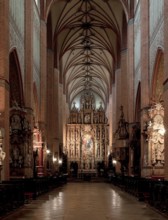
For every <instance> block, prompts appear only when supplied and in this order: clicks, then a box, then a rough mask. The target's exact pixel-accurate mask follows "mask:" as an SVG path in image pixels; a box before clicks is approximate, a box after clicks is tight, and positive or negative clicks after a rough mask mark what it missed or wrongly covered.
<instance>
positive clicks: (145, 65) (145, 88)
mask: <svg viewBox="0 0 168 220" xmlns="http://www.w3.org/2000/svg"><path fill="white" fill-rule="evenodd" d="M140 11H141V12H140V21H141V22H140V24H141V25H140V27H141V30H140V31H141V62H140V65H141V109H142V116H141V130H143V126H144V120H145V117H146V109H147V107H148V106H149V2H148V1H146V0H141V1H140ZM140 27H139V28H140ZM142 27H143V28H142ZM147 147H148V145H147V144H146V142H145V141H144V138H143V137H142V138H141V175H142V176H146V175H149V173H148V170H147V167H145V166H146V164H145V151H146V150H147V149H146V148H147ZM148 153H149V152H148ZM148 153H147V154H148Z"/></svg>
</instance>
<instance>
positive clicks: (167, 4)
mask: <svg viewBox="0 0 168 220" xmlns="http://www.w3.org/2000/svg"><path fill="white" fill-rule="evenodd" d="M167 12H168V1H164V83H163V85H164V111H165V116H164V124H165V129H166V133H165V179H166V180H168V147H167V144H166V143H168V114H167V112H168V100H167V97H168V65H167V62H168V44H167V39H168V16H167Z"/></svg>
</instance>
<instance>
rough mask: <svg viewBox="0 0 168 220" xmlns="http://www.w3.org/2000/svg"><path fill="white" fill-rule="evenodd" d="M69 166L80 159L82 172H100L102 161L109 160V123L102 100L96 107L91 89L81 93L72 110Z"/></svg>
mask: <svg viewBox="0 0 168 220" xmlns="http://www.w3.org/2000/svg"><path fill="white" fill-rule="evenodd" d="M66 151H67V156H68V167H69V169H70V167H71V164H72V163H77V167H78V169H79V170H78V171H79V172H95V173H96V172H97V169H98V164H100V163H101V164H104V165H106V164H107V151H108V124H107V118H106V116H105V110H104V108H103V107H102V103H100V106H99V108H98V109H96V103H95V97H94V95H93V93H91V92H90V91H87V92H85V93H84V94H83V95H81V97H80V107H79V109H78V108H76V106H75V103H73V107H72V109H71V111H70V117H69V121H68V124H67V130H66Z"/></svg>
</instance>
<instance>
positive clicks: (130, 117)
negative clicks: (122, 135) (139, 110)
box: [127, 19, 135, 174]
mask: <svg viewBox="0 0 168 220" xmlns="http://www.w3.org/2000/svg"><path fill="white" fill-rule="evenodd" d="M127 27H128V33H127V39H128V40H127V47H128V53H127V55H128V56H127V61H128V63H127V64H128V68H127V69H128V71H127V85H128V94H127V97H128V98H127V102H128V106H127V109H128V121H129V125H130V126H129V134H130V133H131V127H132V125H131V124H132V122H134V120H135V119H134V112H135V109H134V96H133V94H135V92H134V20H133V19H130V20H129V21H128V26H127ZM132 154H133V152H132V151H131V149H130V148H129V174H131V173H132V168H131V167H132V164H133V161H132V159H133V155H132Z"/></svg>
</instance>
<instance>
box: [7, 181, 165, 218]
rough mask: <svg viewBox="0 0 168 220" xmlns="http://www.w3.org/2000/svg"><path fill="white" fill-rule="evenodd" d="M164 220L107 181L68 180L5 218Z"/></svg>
mask: <svg viewBox="0 0 168 220" xmlns="http://www.w3.org/2000/svg"><path fill="white" fill-rule="evenodd" d="M53 219H55V220H127V219H129V220H142V219H143V220H166V219H167V218H164V217H163V216H161V215H160V214H158V213H156V212H155V211H153V210H151V209H150V208H149V207H148V206H146V205H145V204H144V203H142V202H138V201H137V200H136V198H134V197H132V196H130V195H129V194H126V193H124V192H122V191H121V190H119V189H118V188H116V187H113V186H112V185H110V184H107V183H88V182H86V183H85V182H83V183H68V184H67V185H65V186H63V187H62V188H58V189H56V190H54V191H52V192H51V193H49V194H45V195H43V196H41V197H39V198H37V200H34V201H32V202H31V203H30V204H26V205H25V207H23V208H22V209H21V210H19V211H17V212H16V213H14V214H12V215H10V216H9V217H6V218H5V220H53Z"/></svg>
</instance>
